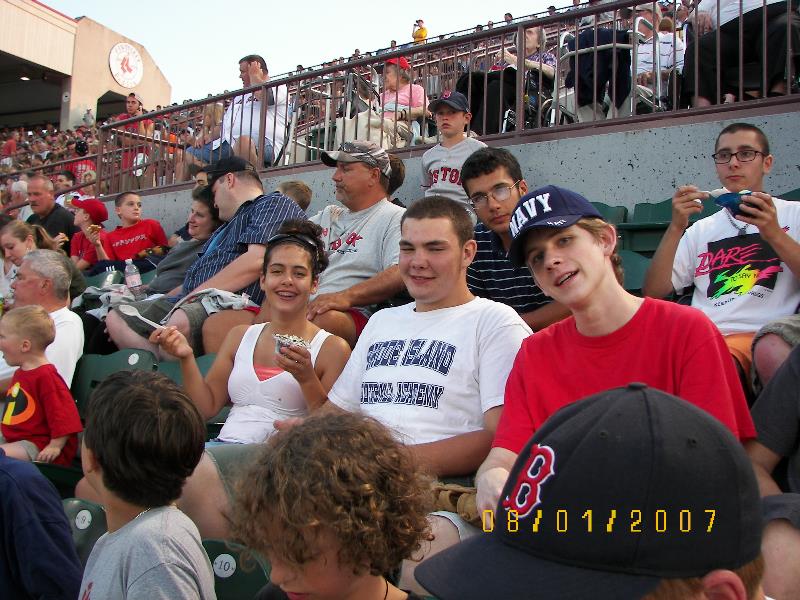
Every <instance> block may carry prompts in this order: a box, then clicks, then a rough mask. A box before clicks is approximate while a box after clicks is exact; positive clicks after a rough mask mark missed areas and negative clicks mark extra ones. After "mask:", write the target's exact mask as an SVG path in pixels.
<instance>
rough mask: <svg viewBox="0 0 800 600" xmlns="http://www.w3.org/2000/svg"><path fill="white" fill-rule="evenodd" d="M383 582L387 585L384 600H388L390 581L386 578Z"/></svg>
mask: <svg viewBox="0 0 800 600" xmlns="http://www.w3.org/2000/svg"><path fill="white" fill-rule="evenodd" d="M383 582H384V583H385V584H386V591H385V592H384V593H383V600H386V598H388V597H389V580H388V579H386V578H385V577H384V578H383Z"/></svg>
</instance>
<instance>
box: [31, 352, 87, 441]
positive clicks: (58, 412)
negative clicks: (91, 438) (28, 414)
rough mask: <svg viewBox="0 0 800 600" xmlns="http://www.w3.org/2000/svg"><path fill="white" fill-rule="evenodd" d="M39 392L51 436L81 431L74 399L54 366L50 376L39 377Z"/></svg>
mask: <svg viewBox="0 0 800 600" xmlns="http://www.w3.org/2000/svg"><path fill="white" fill-rule="evenodd" d="M39 394H40V396H39V398H40V401H41V403H42V405H43V406H44V411H45V417H46V419H47V426H48V428H49V429H50V437H51V438H57V437H62V436H65V435H70V434H72V433H78V432H79V431H83V427H82V426H81V418H80V416H79V415H78V408H77V406H76V405H75V400H74V399H73V398H72V394H70V393H69V389H67V384H66V383H64V380H63V379H61V376H60V375H59V374H58V372H57V371H56V370H55V368H53V373H52V375H51V376H50V377H46V378H45V377H42V378H41V379H40V388H39Z"/></svg>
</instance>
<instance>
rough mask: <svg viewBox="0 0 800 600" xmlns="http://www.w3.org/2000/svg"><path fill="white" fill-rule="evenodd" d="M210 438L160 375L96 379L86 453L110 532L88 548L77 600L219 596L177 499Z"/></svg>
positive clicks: (195, 533)
mask: <svg viewBox="0 0 800 600" xmlns="http://www.w3.org/2000/svg"><path fill="white" fill-rule="evenodd" d="M204 441H205V426H204V423H203V419H202V417H201V416H200V413H199V412H198V411H197V409H196V408H195V407H194V405H193V404H192V402H191V400H189V398H188V397H187V396H186V394H185V393H184V392H183V391H182V390H181V389H180V388H179V387H177V386H176V385H175V384H174V383H172V382H171V381H170V380H169V379H167V378H166V377H164V376H163V375H159V374H154V373H152V372H145V371H120V372H118V373H114V374H113V375H111V376H110V377H108V378H107V379H106V380H105V381H103V383H102V384H100V386H98V388H97V390H95V392H94V393H93V394H92V397H91V398H90V400H89V406H88V408H87V418H86V431H85V434H84V438H83V449H82V461H83V471H84V473H85V475H86V482H87V483H88V484H89V485H90V486H91V488H92V489H93V490H94V492H95V493H96V494H97V496H98V498H97V499H98V500H99V501H100V502H101V503H102V504H103V505H104V506H105V509H106V516H107V521H108V533H106V534H105V535H103V536H102V537H101V538H100V539H99V540H98V541H97V543H96V544H95V546H94V548H93V549H92V553H91V555H90V556H89V560H88V562H87V564H86V570H85V572H84V575H83V581H82V583H81V592H80V596H79V597H80V598H81V600H92V599H98V600H99V599H104V598H118V599H126V600H132V599H134V598H141V599H143V600H145V599H147V600H153V599H161V598H163V599H164V600H173V599H175V598H193V599H194V598H199V599H201V600H214V599H216V593H215V592H214V576H213V574H212V572H211V564H210V563H209V560H208V556H207V555H206V553H205V551H204V550H203V546H202V545H201V543H200V534H199V532H198V531H197V527H196V526H195V524H194V523H193V522H192V521H191V520H190V519H189V517H187V516H186V515H184V514H183V513H182V512H181V511H180V510H178V508H176V507H175V506H174V504H173V503H174V502H175V500H177V498H178V496H179V495H180V493H181V489H182V488H183V484H184V481H185V480H186V478H187V477H188V476H189V475H190V474H191V473H192V471H193V470H194V468H195V466H196V465H197V463H198V461H199V460H200V456H201V455H202V453H203V447H204Z"/></svg>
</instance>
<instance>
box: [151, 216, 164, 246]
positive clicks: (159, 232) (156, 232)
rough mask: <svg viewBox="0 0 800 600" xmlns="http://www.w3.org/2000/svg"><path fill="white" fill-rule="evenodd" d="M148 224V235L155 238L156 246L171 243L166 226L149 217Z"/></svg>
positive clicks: (152, 238)
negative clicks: (166, 232)
mask: <svg viewBox="0 0 800 600" xmlns="http://www.w3.org/2000/svg"><path fill="white" fill-rule="evenodd" d="M147 225H148V227H149V231H148V233H147V236H148V237H149V238H150V239H151V240H153V242H154V244H153V245H154V246H168V245H169V242H167V235H166V234H165V233H164V228H163V227H161V223H159V222H158V221H156V220H154V219H147Z"/></svg>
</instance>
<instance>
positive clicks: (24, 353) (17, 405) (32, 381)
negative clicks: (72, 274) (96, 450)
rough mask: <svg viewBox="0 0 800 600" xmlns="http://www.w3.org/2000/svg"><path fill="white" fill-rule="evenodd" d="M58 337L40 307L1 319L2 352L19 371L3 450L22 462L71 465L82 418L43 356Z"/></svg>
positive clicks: (14, 379)
mask: <svg viewBox="0 0 800 600" xmlns="http://www.w3.org/2000/svg"><path fill="white" fill-rule="evenodd" d="M55 336H56V328H55V325H54V324H53V319H52V318H51V317H50V315H49V314H47V311H46V310H44V308H42V307H41V306H38V305H32V306H24V307H20V308H15V309H13V310H10V311H9V312H8V313H6V314H5V315H3V318H2V320H0V351H2V352H3V356H4V357H5V360H6V362H7V363H8V364H10V365H13V366H17V367H19V368H18V369H17V370H16V371H15V372H14V375H12V377H11V385H10V386H9V388H8V391H7V392H6V404H5V408H4V409H3V415H2V425H0V432H2V435H0V438H2V440H0V441H2V443H0V448H2V449H3V450H4V451H5V453H6V455H7V456H10V457H12V458H17V459H20V460H26V461H33V460H39V461H42V462H52V463H55V464H59V465H69V464H71V463H72V459H73V458H75V453H76V451H77V449H78V436H77V434H78V432H80V431H81V430H82V429H83V428H82V427H81V419H80V417H79V416H78V409H77V407H76V406H75V401H74V400H73V399H72V396H71V395H70V393H69V388H67V384H66V383H64V380H63V379H62V378H61V375H59V374H58V371H56V368H55V367H54V366H53V365H51V364H50V363H49V362H47V358H46V357H45V354H44V351H45V348H47V347H48V346H49V345H50V344H52V343H53V340H54V339H55Z"/></svg>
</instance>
